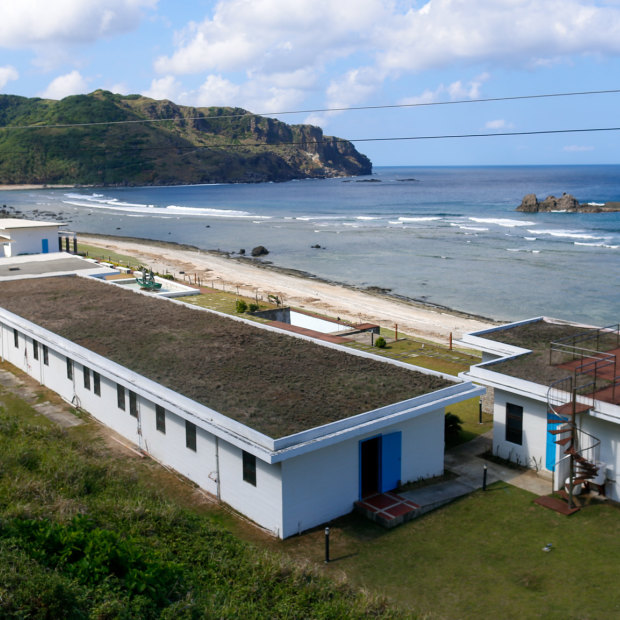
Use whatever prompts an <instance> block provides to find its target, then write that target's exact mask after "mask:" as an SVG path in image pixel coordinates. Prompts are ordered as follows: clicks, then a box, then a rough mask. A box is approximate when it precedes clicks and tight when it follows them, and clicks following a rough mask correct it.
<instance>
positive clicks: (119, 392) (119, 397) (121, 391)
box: [116, 383, 125, 411]
mask: <svg viewBox="0 0 620 620" xmlns="http://www.w3.org/2000/svg"><path fill="white" fill-rule="evenodd" d="M116 403H117V404H118V408H119V409H122V410H123V411H125V388H124V387H123V386H122V385H118V383H117V384H116Z"/></svg>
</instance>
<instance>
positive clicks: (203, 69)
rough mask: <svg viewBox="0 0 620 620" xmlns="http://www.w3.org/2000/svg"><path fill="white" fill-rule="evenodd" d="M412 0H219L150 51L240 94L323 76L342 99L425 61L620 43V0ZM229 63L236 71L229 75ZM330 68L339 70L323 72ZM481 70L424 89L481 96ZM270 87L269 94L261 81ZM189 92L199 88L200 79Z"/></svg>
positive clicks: (530, 60) (494, 58) (359, 97)
mask: <svg viewBox="0 0 620 620" xmlns="http://www.w3.org/2000/svg"><path fill="white" fill-rule="evenodd" d="M420 4H421V2H412V1H411V0H409V1H407V2H403V1H400V0H365V1H364V2H359V0H339V2H333V0H220V1H219V2H218V3H217V4H216V5H215V8H214V9H213V10H212V11H211V13H210V14H209V15H208V16H207V17H206V18H205V19H203V20H201V21H196V22H190V23H189V24H187V26H186V27H185V28H184V29H183V30H182V31H179V32H177V34H176V38H175V50H174V52H173V53H171V54H167V55H162V56H160V57H158V58H157V59H156V61H155V64H154V66H155V69H156V70H157V71H158V72H159V73H161V74H165V75H176V76H179V75H183V74H195V73H197V74H200V73H206V74H207V75H219V76H223V77H222V79H226V80H227V82H228V84H227V86H226V88H227V89H228V90H229V91H230V90H234V88H233V86H236V87H237V88H238V89H239V96H241V94H242V93H244V92H247V91H248V90H250V91H251V90H252V85H253V84H255V83H256V82H257V81H260V83H261V84H262V85H263V86H264V87H265V88H266V92H265V95H266V96H265V97H263V98H262V100H261V102H262V101H270V100H273V101H284V100H294V99H295V98H296V97H297V95H298V93H299V92H300V91H302V92H304V91H305V92H306V93H308V92H310V91H311V90H313V89H315V88H316V85H317V84H321V83H324V82H327V81H328V82H329V83H328V85H327V86H326V87H325V88H326V97H327V102H328V103H327V106H329V107H331V106H344V107H346V106H350V105H355V104H358V103H360V102H363V101H365V100H368V99H369V98H370V97H371V96H373V95H374V94H376V93H377V92H380V90H381V89H382V87H383V84H384V83H385V82H386V80H391V79H399V78H402V77H403V76H406V75H408V74H414V73H416V72H420V71H424V70H429V69H452V68H454V67H464V66H476V67H480V66H483V67H485V68H486V67H488V68H491V67H493V68H497V67H520V68H528V69H531V68H535V67H543V66H546V65H550V64H553V63H558V62H570V61H572V60H573V59H574V58H575V57H576V56H580V55H591V56H598V57H604V56H617V55H620V36H618V33H619V32H620V9H619V8H618V6H617V3H611V2H607V3H601V2H600V1H598V0H476V2H475V3H474V4H472V2H471V0H430V1H428V2H426V3H424V4H423V5H422V6H421V7H420V8H417V7H419V6H420ZM412 6H413V7H414V8H412ZM344 61H346V62H347V63H348V67H346V68H342V67H343V66H344ZM227 72H236V74H235V77H234V78H233V77H231V75H230V74H229V73H227ZM297 72H301V73H302V74H311V75H312V76H313V78H312V80H310V81H308V82H307V83H302V84H298V85H296V86H294V87H291V86H290V85H284V84H281V83H278V84H277V83H276V80H277V79H278V78H279V77H280V76H292V75H295V74H296V73H297ZM334 72H336V77H332V78H331V79H329V77H328V76H329V75H330V73H334ZM338 72H339V73H340V75H339V76H338V75H337V73H338ZM487 77H488V76H487ZM487 77H484V74H483V76H481V79H480V80H478V81H472V82H470V83H468V84H462V83H461V82H454V83H452V84H450V85H449V86H446V87H442V90H441V91H440V92H439V93H433V92H432V91H430V92H426V93H423V95H421V96H422V97H423V98H427V99H429V100H432V99H433V97H435V96H437V94H439V95H442V96H444V97H445V96H449V97H450V98H451V99H452V100H454V99H467V98H469V99H472V98H478V97H479V96H480V88H481V85H482V84H483V83H484V81H485V80H486V79H487ZM207 79H210V78H207ZM270 79H271V81H270ZM231 80H234V84H233V83H232V82H231ZM271 89H273V93H275V94H274V95H273V97H271V96H270V95H269V93H267V90H271ZM198 92H200V93H201V94H204V92H203V89H200V91H198ZM216 92H218V89H216ZM247 99H248V100H252V101H257V99H256V97H254V96H248V97H247ZM327 106H326V107H327ZM259 107H260V106H259Z"/></svg>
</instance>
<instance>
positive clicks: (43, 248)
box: [41, 239, 50, 254]
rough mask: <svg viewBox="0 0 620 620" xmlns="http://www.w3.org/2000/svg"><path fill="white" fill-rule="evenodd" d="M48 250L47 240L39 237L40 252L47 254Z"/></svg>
mask: <svg viewBox="0 0 620 620" xmlns="http://www.w3.org/2000/svg"><path fill="white" fill-rule="evenodd" d="M49 251H50V247H49V241H48V240H47V239H41V252H42V253H43V254H47V253H48V252H49Z"/></svg>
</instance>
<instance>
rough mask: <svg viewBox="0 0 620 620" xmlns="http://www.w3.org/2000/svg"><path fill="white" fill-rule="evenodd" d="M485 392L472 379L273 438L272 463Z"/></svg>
mask: <svg viewBox="0 0 620 620" xmlns="http://www.w3.org/2000/svg"><path fill="white" fill-rule="evenodd" d="M484 393H485V388H482V387H479V386H476V385H474V384H473V383H471V382H466V383H459V384H457V385H452V386H449V387H447V388H443V389H441V390H436V391H435V392H431V393H429V394H422V395H421V396H416V397H415V398H410V399H409V400H405V401H402V402H400V403H394V404H392V405H387V406H386V407H381V408H379V409H374V410H373V411H368V412H365V413H360V414H358V415H355V416H351V417H349V418H345V419H344V420H338V421H337V422H332V423H330V424H325V425H323V426H318V427H316V428H312V429H308V430H307V431H302V432H301V433H297V434H295V435H289V436H288V437H283V438H281V439H276V440H275V441H274V444H275V448H276V450H277V452H276V453H275V454H274V455H273V458H272V460H271V462H272V463H277V462H280V461H284V460H286V459H289V458H292V457H294V456H299V455H300V454H305V453H307V452H312V451H314V450H318V449H320V448H325V447H327V446H330V445H333V444H335V443H338V442H340V441H343V440H344V439H351V438H354V437H356V436H359V435H364V434H366V433H368V432H371V431H377V430H380V429H381V428H385V427H386V426H390V425H392V424H395V423H397V422H401V421H404V420H409V419H411V418H415V417H418V416H420V415H424V414H425V413H430V412H431V411H435V410H437V409H440V408H443V407H447V406H448V405H452V404H454V403H457V402H460V401H462V400H467V399H469V398H474V397H475V396H481V395H482V394H484Z"/></svg>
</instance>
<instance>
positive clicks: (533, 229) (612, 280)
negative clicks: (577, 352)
mask: <svg viewBox="0 0 620 620" xmlns="http://www.w3.org/2000/svg"><path fill="white" fill-rule="evenodd" d="M563 192H567V193H570V194H573V195H574V196H575V197H576V198H577V199H578V200H579V201H580V202H597V203H604V202H607V201H620V166H616V165H608V166H509V167H415V168H406V167H401V168H395V167H385V168H375V171H374V174H373V175H372V176H368V177H357V178H347V179H313V180H311V179H308V180H302V181H291V182H287V183H277V184H276V183H263V184H231V185H227V184H221V185H199V186H181V187H138V188H115V189H112V188H110V189H108V188H102V189H99V188H97V189H80V190H77V189H75V190H36V191H5V192H1V195H0V200H1V201H2V202H3V203H4V204H7V205H8V206H13V207H15V208H16V209H19V210H20V211H22V212H23V214H24V215H26V216H33V215H35V216H36V215H41V214H43V215H44V216H45V217H49V216H50V215H52V214H55V215H56V216H57V217H60V218H62V221H65V222H67V223H68V227H67V228H69V229H71V230H75V231H78V232H91V233H98V234H111V235H121V236H131V237H142V238H146V239H160V240H163V241H173V242H177V243H185V244H190V245H194V246H197V247H199V248H202V249H220V250H223V251H230V252H235V253H237V252H238V251H239V250H240V249H244V250H245V251H246V254H249V252H250V251H251V249H252V248H253V247H255V246H257V245H263V246H265V247H266V248H267V249H268V250H269V256H268V257H267V258H266V259H267V260H269V261H271V262H272V263H273V264H274V265H277V266H280V267H289V268H294V269H299V270H302V271H305V272H308V273H310V274H313V275H315V276H318V277H321V278H325V279H329V280H333V281H336V282H343V283H347V284H350V285H354V286H360V287H371V286H373V287H381V288H384V289H390V290H391V292H392V293H393V294H396V295H401V296H404V297H408V298H411V299H416V300H419V301H423V302H426V303H431V304H436V305H440V306H446V307H450V308H454V309H458V310H462V311H465V312H469V313H473V314H478V315H481V316H485V317H490V318H496V319H501V320H517V319H522V318H527V317H531V316H538V315H547V316H555V317H558V318H564V319H569V320H574V321H584V322H587V323H592V324H597V325H608V324H612V323H616V322H618V321H619V320H620V213H605V214H603V213H582V214H575V213H536V214H532V213H520V212H518V211H516V207H517V206H518V205H519V204H520V202H521V200H522V198H523V197H524V196H525V195H526V194H529V193H535V194H537V195H538V197H539V199H542V198H545V197H546V196H547V195H550V194H553V195H555V196H560V195H562V193H563ZM317 245H318V246H320V248H317V247H313V246H317ZM311 296H312V292H311V287H309V297H311ZM353 310H354V309H353Z"/></svg>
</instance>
